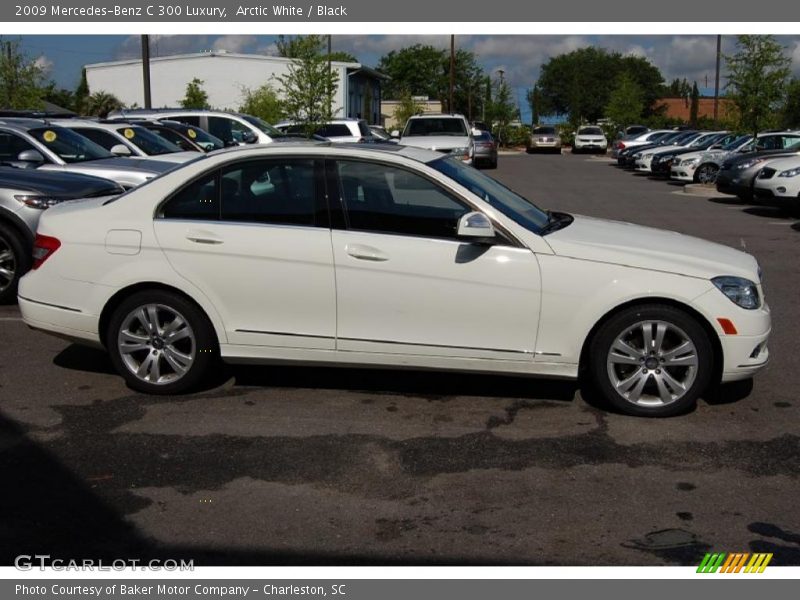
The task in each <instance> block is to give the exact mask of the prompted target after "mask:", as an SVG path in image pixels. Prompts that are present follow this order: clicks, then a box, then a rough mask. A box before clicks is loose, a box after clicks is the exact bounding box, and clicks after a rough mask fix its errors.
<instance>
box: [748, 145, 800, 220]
mask: <svg viewBox="0 0 800 600" xmlns="http://www.w3.org/2000/svg"><path fill="white" fill-rule="evenodd" d="M753 191H754V194H755V197H756V198H757V199H758V200H759V201H762V202H767V203H769V201H775V202H777V203H779V204H780V205H782V206H785V207H787V208H793V209H797V208H798V207H800V158H798V157H792V158H781V159H777V160H770V161H768V162H767V163H765V165H764V167H762V169H761V171H759V173H758V175H757V176H756V180H755V186H754V189H753Z"/></svg>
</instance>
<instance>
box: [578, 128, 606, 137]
mask: <svg viewBox="0 0 800 600" xmlns="http://www.w3.org/2000/svg"><path fill="white" fill-rule="evenodd" d="M578 135H603V130H602V129H600V128H599V127H582V128H581V129H579V130H578Z"/></svg>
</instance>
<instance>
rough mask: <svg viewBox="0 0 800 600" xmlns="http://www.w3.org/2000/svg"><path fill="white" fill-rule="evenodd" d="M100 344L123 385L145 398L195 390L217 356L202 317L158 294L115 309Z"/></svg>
mask: <svg viewBox="0 0 800 600" xmlns="http://www.w3.org/2000/svg"><path fill="white" fill-rule="evenodd" d="M106 344H107V347H108V351H109V353H110V354H111V360H112V362H113V363H114V366H115V367H116V369H117V371H119V373H120V374H121V375H122V376H123V377H124V378H125V381H126V382H127V384H128V386H130V387H131V388H132V389H134V390H137V391H140V392H144V393H147V394H177V393H182V392H186V391H189V390H191V389H192V388H195V387H196V386H198V385H199V384H200V383H201V382H202V380H203V379H204V378H205V377H206V376H207V375H208V374H209V373H210V371H211V369H212V368H213V367H214V365H215V363H216V362H217V358H218V355H219V348H218V344H217V340H216V336H215V334H214V330H213V327H212V325H211V323H210V322H209V320H208V318H207V317H206V316H205V314H203V312H202V311H201V310H200V309H199V308H198V307H197V306H196V305H195V304H193V303H192V302H190V301H189V300H187V299H186V298H183V297H182V296H179V295H177V294H174V293H172V292H167V291H162V290H152V291H142V292H138V293H136V294H133V295H132V296H131V297H130V298H128V299H126V300H125V301H124V302H123V303H122V304H120V306H119V307H117V309H116V310H115V311H114V314H113V315H112V317H111V320H110V323H109V327H108V331H107V334H106Z"/></svg>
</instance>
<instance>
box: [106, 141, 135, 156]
mask: <svg viewBox="0 0 800 600" xmlns="http://www.w3.org/2000/svg"><path fill="white" fill-rule="evenodd" d="M109 152H111V154H113V155H114V156H130V155H131V149H130V148H128V147H127V146H126V145H125V144H115V145H114V146H112V147H111V150H109Z"/></svg>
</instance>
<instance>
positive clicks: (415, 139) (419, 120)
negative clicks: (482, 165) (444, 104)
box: [392, 113, 475, 163]
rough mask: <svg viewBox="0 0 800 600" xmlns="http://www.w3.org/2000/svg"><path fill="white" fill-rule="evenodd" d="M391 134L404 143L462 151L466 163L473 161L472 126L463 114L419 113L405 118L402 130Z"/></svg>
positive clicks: (457, 152)
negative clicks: (407, 118)
mask: <svg viewBox="0 0 800 600" xmlns="http://www.w3.org/2000/svg"><path fill="white" fill-rule="evenodd" d="M392 137H396V138H398V139H399V140H400V144H402V145H403V146H415V147H417V148H427V149H428V150H435V151H437V152H443V153H445V154H456V155H459V156H461V159H462V160H463V161H464V162H467V163H471V162H472V157H473V154H474V153H475V149H474V144H475V142H474V140H473V139H472V128H471V127H470V125H469V121H467V119H466V117H464V115H457V114H453V115H443V114H434V113H428V114H424V115H417V116H414V117H411V118H410V119H409V120H408V121H407V122H406V126H405V128H404V129H403V133H402V134H400V132H399V131H393V132H392Z"/></svg>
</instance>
